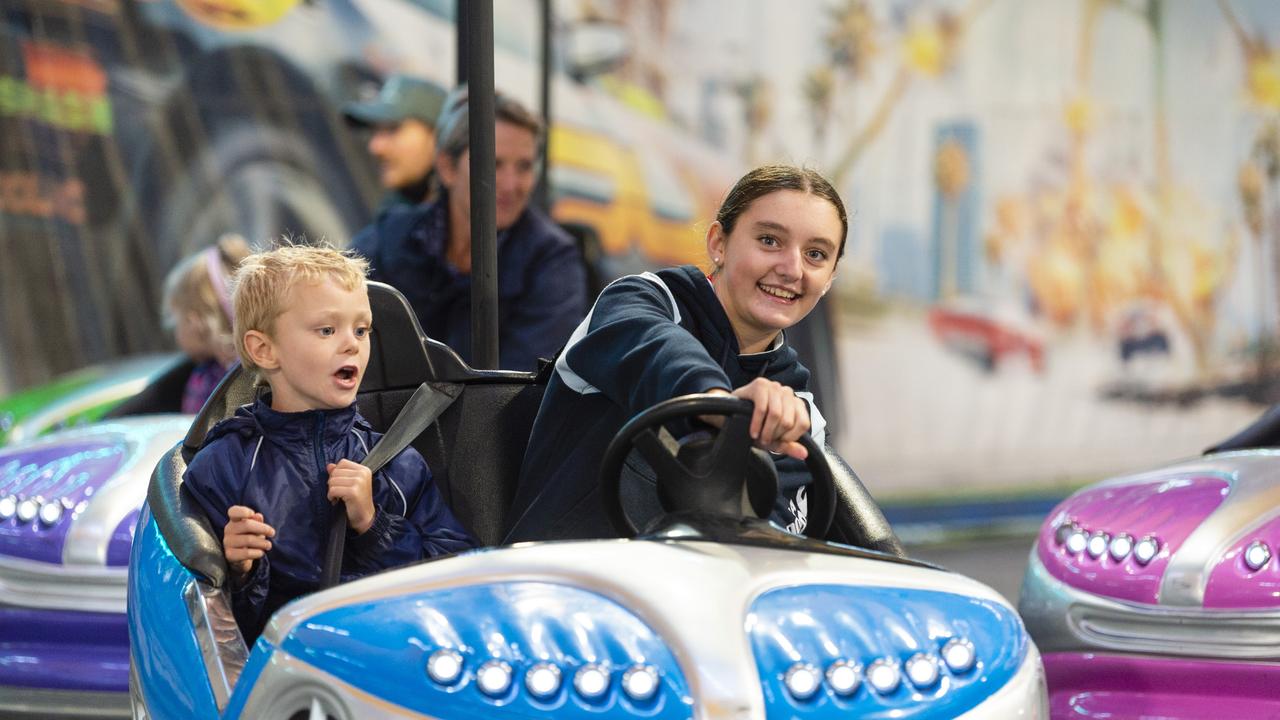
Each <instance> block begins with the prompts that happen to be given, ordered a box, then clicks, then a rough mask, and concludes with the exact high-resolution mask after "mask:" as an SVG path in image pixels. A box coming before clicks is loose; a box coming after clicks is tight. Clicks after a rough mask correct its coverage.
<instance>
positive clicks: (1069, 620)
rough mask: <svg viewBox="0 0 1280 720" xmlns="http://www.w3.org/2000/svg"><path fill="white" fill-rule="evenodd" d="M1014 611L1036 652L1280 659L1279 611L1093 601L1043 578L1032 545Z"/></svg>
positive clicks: (1048, 577) (1090, 596) (1044, 574)
mask: <svg viewBox="0 0 1280 720" xmlns="http://www.w3.org/2000/svg"><path fill="white" fill-rule="evenodd" d="M1018 611H1019V613H1021V614H1022V620H1023V622H1024V623H1025V624H1026V626H1027V631H1028V632H1030V633H1031V637H1032V638H1033V639H1034V640H1035V642H1036V645H1037V646H1039V648H1040V651H1041V652H1089V651H1094V650H1098V649H1105V650H1117V651H1121V652H1128V653H1134V652H1137V653H1159V654H1162V655H1181V656H1193V657H1210V658H1221V659H1233V660H1274V659H1280V613H1277V612H1276V611H1274V610H1267V611H1256V612H1242V611H1236V610H1231V611H1227V610H1204V609H1192V608H1184V607H1167V606H1159V605H1140V604H1137V603H1128V602H1124V601H1121V600H1114V599H1111V598H1104V597H1100V596H1098V595H1094V594H1092V593H1087V592H1084V591H1081V590H1078V589H1076V588H1073V587H1071V586H1069V585H1067V584H1066V583H1063V582H1062V581H1060V580H1058V579H1057V578H1055V577H1053V576H1052V575H1050V574H1049V572H1048V570H1046V569H1045V567H1044V564H1043V563H1041V562H1040V558H1039V556H1038V555H1037V553H1036V549H1035V548H1034V547H1033V548H1032V550H1031V560H1030V563H1029V564H1028V567H1027V575H1026V579H1025V580H1024V581H1023V585H1022V593H1021V598H1020V600H1019V602H1018Z"/></svg>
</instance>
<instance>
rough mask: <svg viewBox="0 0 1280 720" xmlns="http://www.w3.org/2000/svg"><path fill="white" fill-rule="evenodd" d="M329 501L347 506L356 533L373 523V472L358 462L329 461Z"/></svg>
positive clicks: (348, 519)
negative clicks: (339, 502) (340, 502)
mask: <svg viewBox="0 0 1280 720" xmlns="http://www.w3.org/2000/svg"><path fill="white" fill-rule="evenodd" d="M328 469H329V502H336V501H338V500H341V501H342V502H344V503H346V506H347V523H348V524H350V525H351V529H352V530H355V531H356V534H362V533H364V531H365V530H368V529H369V526H370V525H372V524H373V512H374V510H373V473H371V472H369V468H367V467H365V466H363V465H361V464H360V463H357V462H351V461H350V460H342V461H339V462H338V463H336V464H335V463H329V466H328Z"/></svg>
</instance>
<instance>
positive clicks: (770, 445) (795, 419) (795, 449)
mask: <svg viewBox="0 0 1280 720" xmlns="http://www.w3.org/2000/svg"><path fill="white" fill-rule="evenodd" d="M708 392H711V393H716V394H723V395H733V396H734V397H740V398H743V399H745V400H750V401H751V402H752V403H754V404H755V412H754V413H752V415H751V439H752V440H753V441H754V442H755V444H756V445H757V446H759V447H761V448H764V449H765V450H768V451H769V452H775V453H782V454H784V455H790V456H791V457H793V458H795V459H797V460H804V459H805V458H806V457H808V455H809V452H808V451H807V450H805V449H804V446H803V445H801V444H800V443H799V442H798V440H799V439H800V436H801V435H804V434H805V433H807V432H809V405H808V404H807V403H805V401H804V400H801V399H800V398H799V397H797V396H796V393H795V391H794V390H792V389H791V388H790V387H788V386H786V385H783V384H782V383H778V382H774V381H773V380H769V379H767V378H756V379H755V380H752V381H751V382H749V383H747V384H746V385H743V386H742V387H740V388H738V389H736V390H734V391H733V392H731V393H730V392H726V391H725V390H722V389H714V390H710V391H708ZM720 420H722V421H723V418H720ZM716 424H717V425H719V424H721V423H716Z"/></svg>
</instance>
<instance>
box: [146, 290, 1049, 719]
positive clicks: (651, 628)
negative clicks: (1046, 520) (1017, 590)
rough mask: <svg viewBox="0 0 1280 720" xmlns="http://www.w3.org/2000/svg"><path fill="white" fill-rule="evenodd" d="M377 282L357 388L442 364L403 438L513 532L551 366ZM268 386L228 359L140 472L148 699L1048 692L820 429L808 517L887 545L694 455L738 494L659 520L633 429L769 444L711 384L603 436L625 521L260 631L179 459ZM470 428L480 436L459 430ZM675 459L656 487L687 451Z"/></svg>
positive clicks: (954, 698) (856, 699)
mask: <svg viewBox="0 0 1280 720" xmlns="http://www.w3.org/2000/svg"><path fill="white" fill-rule="evenodd" d="M370 296H371V297H370V299H371V304H372V305H373V311H374V315H375V322H376V323H377V324H378V328H379V333H378V334H377V335H375V336H374V337H373V347H372V351H371V355H370V362H369V369H368V370H367V372H366V376H365V378H364V380H363V382H362V385H361V391H360V395H359V398H358V400H357V402H358V403H359V404H360V407H361V410H362V412H363V413H364V414H365V415H366V417H368V418H369V420H370V422H371V423H372V424H374V425H375V426H376V427H382V428H386V427H387V426H388V424H389V423H390V422H391V421H392V419H393V416H394V413H395V412H397V411H398V409H399V408H401V407H403V406H404V404H405V398H406V397H407V396H408V395H409V394H410V393H411V392H413V391H414V389H415V388H417V387H418V386H419V385H420V384H421V383H424V382H430V383H433V384H434V385H435V386H439V384H441V383H445V384H450V385H453V386H454V387H455V389H456V391H457V393H458V397H457V401H456V402H454V403H452V404H451V405H450V406H449V407H448V409H447V410H445V411H444V412H443V414H441V415H440V416H439V418H438V420H437V421H436V424H435V425H432V426H430V427H429V428H428V430H427V431H426V432H424V433H422V434H421V435H419V436H418V438H417V439H416V440H415V441H414V443H413V444H414V447H416V448H417V449H418V450H419V451H420V452H422V453H423V455H424V456H425V457H426V458H427V461H428V464H429V465H430V466H431V467H432V468H433V472H434V473H435V474H436V477H437V482H438V484H439V486H440V490H441V493H442V495H443V496H444V497H445V498H446V499H447V500H448V502H449V503H450V505H451V507H452V508H453V509H454V512H455V514H456V515H457V516H458V518H459V520H460V521H462V522H463V523H464V524H465V525H467V526H468V527H469V528H471V529H472V530H473V531H474V532H475V533H476V535H477V536H478V537H479V538H480V539H481V540H482V541H483V542H485V544H487V545H492V544H494V543H496V542H498V541H499V540H500V538H501V537H502V534H503V532H504V529H505V527H506V525H507V523H508V518H505V517H504V514H505V509H506V508H507V507H508V505H509V502H510V498H511V497H512V494H513V493H514V489H515V479H516V477H517V475H518V471H519V465H520V458H521V457H522V456H523V452H524V444H525V442H526V440H527V437H528V431H529V428H530V427H531V424H532V421H533V417H534V415H535V414H536V412H537V407H538V404H539V401H540V398H541V393H542V389H543V388H542V386H541V385H540V384H538V382H537V380H536V376H534V375H533V374H531V373H517V372H509V371H478V370H473V369H471V368H468V367H467V366H466V365H464V364H463V363H462V362H461V360H459V359H458V357H457V355H456V354H454V353H453V352H452V351H450V350H449V349H448V348H446V347H445V346H443V345H441V344H439V343H436V342H434V341H430V340H427V339H426V338H424V337H422V336H421V330H420V329H419V328H418V326H417V323H416V320H414V318H413V317H412V313H411V311H409V310H408V306H407V304H406V303H405V301H404V299H403V297H402V296H400V295H399V293H397V292H395V291H394V290H391V289H390V288H388V287H386V286H380V285H377V284H374V285H371V290H370ZM253 392H254V389H253V388H252V387H251V383H250V382H249V380H248V378H247V377H245V376H239V377H235V378H233V379H232V380H231V381H229V382H227V383H225V384H224V386H223V387H222V388H221V389H220V391H219V393H218V394H215V396H214V397H213V398H211V400H210V402H209V403H208V404H207V405H206V407H205V410H204V411H203V412H202V413H201V415H200V417H198V418H197V419H196V421H195V423H194V424H193V427H192V431H191V433H190V434H189V435H188V438H187V441H186V442H185V444H184V445H183V446H180V447H175V448H174V449H173V450H172V451H170V453H168V454H167V455H166V457H164V458H163V459H162V461H161V462H160V463H159V465H158V466H157V470H156V473H155V475H154V477H153V478H152V483H151V486H150V487H149V489H148V494H147V504H146V505H145V506H144V508H143V510H142V515H141V518H140V521H139V525H138V535H137V537H136V538H135V541H134V544H133V551H132V553H133V554H132V559H131V562H130V576H129V601H128V607H129V609H128V613H129V633H130V652H131V659H132V662H131V673H132V678H131V684H130V695H131V700H132V703H133V708H134V713H135V717H147V718H172V717H222V718H264V719H275V718H281V719H285V718H303V717H306V718H333V719H335V720H346V719H352V718H379V717H384V718H393V717H424V716H429V717H436V718H463V717H492V718H500V717H512V718H528V717H546V716H549V715H554V716H555V717H563V718H597V717H598V718H623V717H648V718H747V717H752V718H763V717H776V718H794V717H813V718H823V717H835V716H838V715H840V716H842V715H846V714H849V713H854V714H857V715H858V716H860V717H881V718H889V717H894V718H952V717H965V718H1000V719H1002V720H1004V719H1006V718H1019V717H1022V718H1039V717H1044V715H1045V712H1046V709H1045V695H1044V692H1045V691H1044V685H1043V676H1042V669H1041V666H1040V659H1039V653H1038V651H1037V650H1036V648H1035V646H1034V644H1032V643H1031V642H1030V640H1029V639H1028V637H1027V635H1026V633H1025V631H1024V629H1023V627H1022V624H1021V622H1020V620H1019V619H1018V617H1017V614H1016V612H1014V610H1013V608H1012V607H1011V606H1010V605H1009V604H1008V602H1007V601H1005V600H1004V599H1003V598H1002V597H1001V596H1000V595H999V594H998V593H996V592H994V591H993V590H991V589H990V588H988V587H986V586H984V585H982V584H980V583H978V582H976V581H973V580H970V579H968V578H964V577H961V576H957V575H955V574H952V573H949V572H946V571H944V570H941V569H938V568H935V567H932V566H929V565H925V564H923V563H919V562H916V561H912V560H909V559H906V558H904V557H901V556H900V555H899V554H897V553H900V552H901V551H900V546H899V545H898V543H897V541H896V538H894V537H893V534H892V531H891V530H890V529H889V528H888V525H887V523H886V522H885V521H884V518H883V515H882V514H881V513H880V511H879V509H878V508H877V507H875V505H874V503H873V501H871V500H870V496H869V495H867V494H866V491H865V489H863V488H862V486H861V483H860V482H858V481H857V479H856V476H854V475H853V474H852V473H851V472H850V471H848V469H847V467H845V466H844V465H843V463H842V462H840V461H839V460H838V458H835V457H834V455H833V454H829V451H828V452H823V451H822V450H821V449H819V448H818V446H817V445H814V444H813V443H812V440H809V443H810V444H809V447H810V459H809V461H808V464H809V468H810V471H811V472H812V473H813V476H814V478H815V479H814V484H813V485H812V486H811V488H812V490H811V493H810V513H811V517H812V523H811V529H812V530H813V531H814V532H815V533H824V534H825V536H827V537H832V536H835V537H840V538H842V539H850V540H857V541H858V542H859V543H861V544H862V546H863V547H877V546H878V547H884V548H888V549H890V550H894V551H896V552H887V551H886V552H878V551H870V550H862V549H858V548H855V547H851V546H850V545H846V544H839V543H835V542H826V541H821V540H815V539H809V538H804V537H800V536H795V535H791V534H789V533H786V532H785V531H782V530H781V529H780V528H778V527H777V526H776V525H772V524H770V523H768V522H767V521H764V520H760V519H758V518H755V517H750V516H743V514H742V512H743V511H742V510H741V508H742V507H743V504H742V501H741V500H740V498H745V497H754V496H755V495H753V494H752V487H751V486H749V485H748V484H746V482H747V481H744V479H743V478H744V477H746V476H748V475H749V473H745V472H737V471H723V472H716V471H714V470H713V471H712V472H711V473H709V474H705V475H697V477H698V483H702V484H703V485H704V486H705V484H709V483H710V484H714V483H730V484H729V485H726V486H725V487H726V488H728V489H729V490H730V492H728V493H727V494H725V495H723V497H733V498H735V499H734V500H733V502H732V503H731V505H732V508H731V510H732V511H731V512H724V511H723V510H724V509H723V508H709V507H707V506H706V505H702V504H699V503H688V502H684V501H674V500H673V501H672V502H675V503H676V505H675V506H671V507H668V508H667V510H668V514H667V515H666V516H665V517H664V521H663V522H661V524H660V525H659V526H658V529H655V530H652V531H650V532H648V533H647V534H643V535H636V533H635V529H634V528H635V524H634V522H633V520H632V519H631V518H633V517H634V516H635V515H634V513H633V510H632V507H633V506H632V505H631V501H629V500H626V499H625V493H621V492H619V487H620V485H619V483H621V480H620V471H621V469H622V466H623V462H624V460H625V459H626V457H627V454H628V452H629V451H630V450H631V449H632V448H633V447H634V448H636V449H639V450H640V451H641V452H642V453H648V452H671V451H669V450H657V449H653V448H652V447H651V446H648V445H646V444H644V443H641V442H636V439H637V438H638V437H640V436H641V435H643V434H644V433H649V434H650V435H652V434H653V433H655V432H657V431H658V428H659V427H660V426H664V424H665V423H666V422H668V421H672V420H677V419H679V418H685V419H687V418H689V417H693V416H700V415H704V414H707V413H716V414H725V415H726V416H727V417H728V418H729V419H727V420H726V423H725V424H726V428H730V427H733V426H734V425H735V418H736V419H737V420H738V421H739V422H737V423H736V426H737V430H738V431H739V432H738V433H734V432H731V431H730V430H728V429H726V430H725V431H724V432H725V433H726V435H725V436H722V437H721V438H720V441H717V442H709V441H702V442H701V444H694V443H697V442H698V441H696V440H694V441H691V442H684V444H683V445H682V449H681V451H680V452H679V454H678V455H676V454H675V453H674V452H673V453H672V455H671V456H667V460H668V461H670V462H671V463H674V464H675V465H676V466H679V467H678V468H677V470H678V471H679V472H685V471H689V472H692V470H691V468H694V467H698V462H699V461H698V460H697V459H695V458H696V456H698V455H700V454H701V455H702V458H703V460H705V461H708V462H707V464H706V465H704V466H702V467H709V468H723V467H726V466H729V465H733V464H735V463H747V462H755V461H749V460H744V459H743V458H745V457H753V456H754V455H753V453H752V452H751V451H750V440H749V438H748V435H747V417H749V415H750V406H749V405H748V406H746V407H745V408H744V407H742V405H743V403H741V402H739V401H737V400H735V399H729V400H726V399H724V398H717V397H714V396H688V397H685V398H676V399H675V400H671V401H668V402H666V403H662V404H660V405H659V406H656V407H655V408H653V409H651V410H648V411H645V412H643V413H641V414H640V415H638V416H637V417H636V418H634V419H633V420H632V421H631V422H630V423H629V424H628V425H627V426H626V427H624V428H623V429H622V430H621V431H620V432H619V436H618V437H619V438H620V439H618V440H615V442H614V444H613V446H611V448H610V449H609V450H608V451H606V453H605V459H604V462H603V467H602V470H601V478H602V479H603V481H604V482H606V485H605V486H604V488H605V493H606V497H611V498H614V500H616V503H613V504H611V505H610V507H611V508H612V509H613V511H614V515H613V520H614V524H615V527H617V528H618V529H619V530H620V531H621V532H622V533H623V534H624V535H626V536H632V535H635V537H633V538H632V539H623V540H596V541H561V542H529V543H520V544H516V545H513V546H507V547H489V548H486V549H483V550H478V551H471V552H467V553H463V554H460V555H457V556H453V557H448V558H440V559H435V560H430V561H426V562H422V563H417V564H414V565H411V566H408V567H404V568H399V569H393V570H388V571H385V572H381V573H377V574H375V575H372V576H370V577H366V578H363V579H360V580H357V581H354V582H350V583H348V584H344V585H339V586H337V587H333V588H330V589H328V590H323V591H321V592H318V593H315V594H312V595H309V596H304V597H303V598H300V599H298V600H295V601H294V602H292V603H290V604H288V605H286V606H285V607H284V608H282V609H281V610H280V611H279V612H277V613H276V615H275V616H274V617H273V618H272V620H271V621H270V622H269V624H268V627H267V629H266V631H265V632H264V634H263V635H262V636H261V637H260V638H259V639H258V640H257V642H256V643H255V644H254V646H253V647H252V648H246V647H245V645H244V642H243V640H242V639H241V636H240V633H239V630H238V628H237V626H236V623H235V620H234V618H233V616H232V615H231V611H230V600H229V596H228V594H227V591H226V589H225V587H224V583H225V581H226V564H225V562H224V561H223V558H222V551H221V545H220V543H219V541H218V537H217V536H216V534H215V533H214V532H213V530H212V529H211V528H210V527H209V524H208V521H207V519H206V518H204V517H203V515H202V514H201V513H200V512H199V510H198V509H195V508H194V507H193V506H192V505H191V504H190V503H189V502H188V501H186V500H185V499H184V496H183V494H182V491H181V479H182V472H183V469H184V468H185V463H186V461H187V460H188V459H189V458H190V457H191V456H192V454H193V453H194V451H195V449H196V447H197V446H198V444H199V438H200V437H202V436H203V431H204V429H205V428H206V427H207V426H208V425H209V424H211V423H213V422H216V421H217V420H219V419H221V418H222V417H224V416H225V415H226V414H227V413H229V412H231V411H232V410H233V409H234V407H236V406H237V405H238V404H240V403H241V402H242V401H244V400H245V399H246V398H248V397H251V396H252V393H253ZM473 436H478V437H483V438H485V441H484V445H483V447H480V448H476V449H475V450H474V451H467V450H465V449H464V448H465V446H467V445H469V444H471V443H472V442H473V441H474V437H473ZM646 447H650V449H649V450H646V449H645V448H646ZM650 457H651V456H649V455H646V458H650ZM650 462H651V464H653V465H654V466H655V467H658V466H660V465H659V464H658V463H657V462H655V461H653V460H652V459H650ZM762 462H765V463H769V461H768V460H763V461H762ZM769 464H770V467H771V463H769ZM662 466H663V467H664V471H663V473H660V475H659V478H658V484H659V486H661V485H662V484H663V482H664V478H665V475H664V474H665V473H669V472H676V470H671V469H670V468H669V467H667V465H666V464H663V465H662ZM677 474H678V473H677ZM762 477H763V476H762ZM609 479H612V482H613V484H612V485H610V484H608V483H609V482H610V480H609ZM688 479H689V477H683V476H682V477H679V478H677V480H678V481H679V482H678V484H679V485H680V486H685V487H688V486H690V485H691V484H692V483H689V482H687V481H688ZM773 482H776V479H775V480H773ZM773 487H774V488H776V486H773ZM655 492H657V491H656V490H655ZM773 493H776V489H770V494H769V495H768V497H770V498H771V497H772V496H773ZM704 499H705V498H704ZM606 502H607V504H608V503H609V501H606ZM770 505H771V501H769V502H765V503H763V506H764V508H765V509H764V510H763V512H765V513H766V514H767V512H768V507H769V506H770ZM820 536H823V535H820ZM621 568H626V570H625V572H622V571H620V569H621Z"/></svg>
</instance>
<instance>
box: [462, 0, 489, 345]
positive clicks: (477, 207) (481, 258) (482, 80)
mask: <svg viewBox="0 0 1280 720" xmlns="http://www.w3.org/2000/svg"><path fill="white" fill-rule="evenodd" d="M463 4H465V5H466V6H467V23H466V24H467V25H468V37H467V38H466V54H467V66H466V72H467V80H468V85H469V87H470V89H469V91H468V104H469V108H468V112H469V113H470V123H471V127H470V133H471V139H470V143H471V150H470V156H471V159H470V163H471V364H472V366H473V367H475V368H479V369H485V370H492V369H496V368H497V367H498V228H497V222H498V220H497V212H498V211H497V198H496V197H495V177H494V176H495V172H494V163H495V158H494V156H495V150H494V127H493V123H494V109H493V106H494V100H493V0H465V2H464V1H463V0H460V1H459V5H460V6H461V5H463ZM459 32H461V25H459ZM461 41H462V38H461V37H459V42H461Z"/></svg>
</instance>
